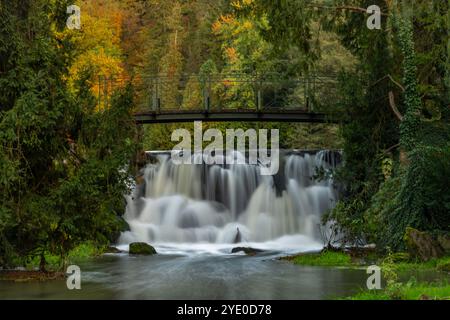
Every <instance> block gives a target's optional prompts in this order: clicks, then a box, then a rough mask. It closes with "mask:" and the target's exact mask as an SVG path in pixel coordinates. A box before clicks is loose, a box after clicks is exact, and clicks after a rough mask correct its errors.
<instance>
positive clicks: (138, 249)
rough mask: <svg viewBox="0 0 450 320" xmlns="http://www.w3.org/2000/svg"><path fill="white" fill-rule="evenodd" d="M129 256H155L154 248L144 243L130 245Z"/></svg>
mask: <svg viewBox="0 0 450 320" xmlns="http://www.w3.org/2000/svg"><path fill="white" fill-rule="evenodd" d="M129 253H130V254H143V255H152V254H156V250H155V248H153V247H152V246H151V245H149V244H147V243H145V242H133V243H130V250H129Z"/></svg>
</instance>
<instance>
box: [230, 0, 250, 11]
mask: <svg viewBox="0 0 450 320" xmlns="http://www.w3.org/2000/svg"><path fill="white" fill-rule="evenodd" d="M253 2H254V0H237V1H233V2H232V3H231V6H232V7H233V8H235V9H236V10H241V9H243V8H245V7H248V6H250V5H251V4H253Z"/></svg>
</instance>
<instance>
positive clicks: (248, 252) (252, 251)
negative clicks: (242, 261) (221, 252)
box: [231, 247, 264, 256]
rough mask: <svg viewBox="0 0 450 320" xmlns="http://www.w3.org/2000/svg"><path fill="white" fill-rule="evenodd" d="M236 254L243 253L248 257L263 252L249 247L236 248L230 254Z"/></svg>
mask: <svg viewBox="0 0 450 320" xmlns="http://www.w3.org/2000/svg"><path fill="white" fill-rule="evenodd" d="M238 252H244V253H245V254H246V255H248V256H254V255H256V254H258V253H261V252H264V250H261V249H255V248H250V247H236V248H233V249H232V250H231V253H238Z"/></svg>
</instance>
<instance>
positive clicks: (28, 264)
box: [0, 242, 119, 282]
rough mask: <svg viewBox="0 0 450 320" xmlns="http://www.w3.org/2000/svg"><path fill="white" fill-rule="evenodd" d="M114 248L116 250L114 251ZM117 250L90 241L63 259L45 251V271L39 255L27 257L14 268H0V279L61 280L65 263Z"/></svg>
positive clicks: (13, 280)
mask: <svg viewBox="0 0 450 320" xmlns="http://www.w3.org/2000/svg"><path fill="white" fill-rule="evenodd" d="M114 250H116V251H114ZM118 251H119V250H117V249H115V248H110V247H106V246H98V245H95V244H93V243H91V242H86V243H82V244H80V245H79V246H77V247H75V248H74V249H73V250H71V251H70V252H69V254H68V255H67V258H66V259H65V261H63V259H62V258H61V257H60V256H58V255H53V254H49V253H46V254H44V256H45V261H46V266H45V270H46V271H40V270H39V268H40V257H38V256H35V257H29V258H27V259H23V260H20V261H17V262H16V263H17V264H16V265H18V266H19V267H16V268H14V269H3V270H0V281H12V282H32V281H38V282H43V281H53V280H63V279H65V277H66V275H65V273H64V272H63V269H64V266H65V265H70V264H76V263H80V262H85V261H87V260H89V259H95V258H97V257H100V256H101V255H103V254H104V253H109V252H113V253H117V252H118Z"/></svg>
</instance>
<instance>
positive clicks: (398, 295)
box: [346, 280, 450, 300]
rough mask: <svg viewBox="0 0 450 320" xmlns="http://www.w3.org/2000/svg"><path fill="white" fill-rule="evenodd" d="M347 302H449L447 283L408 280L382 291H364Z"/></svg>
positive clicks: (448, 285) (348, 298)
mask: <svg viewBox="0 0 450 320" xmlns="http://www.w3.org/2000/svg"><path fill="white" fill-rule="evenodd" d="M346 299H347V300H450V284H449V282H448V281H441V282H434V283H427V282H418V283H416V282H415V281H414V280H412V281H411V280H410V281H408V282H407V283H405V284H400V285H397V286H394V287H388V288H386V289H383V290H370V291H369V290H365V291H361V292H360V293H357V294H355V295H353V296H350V297H347V298H346Z"/></svg>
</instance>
